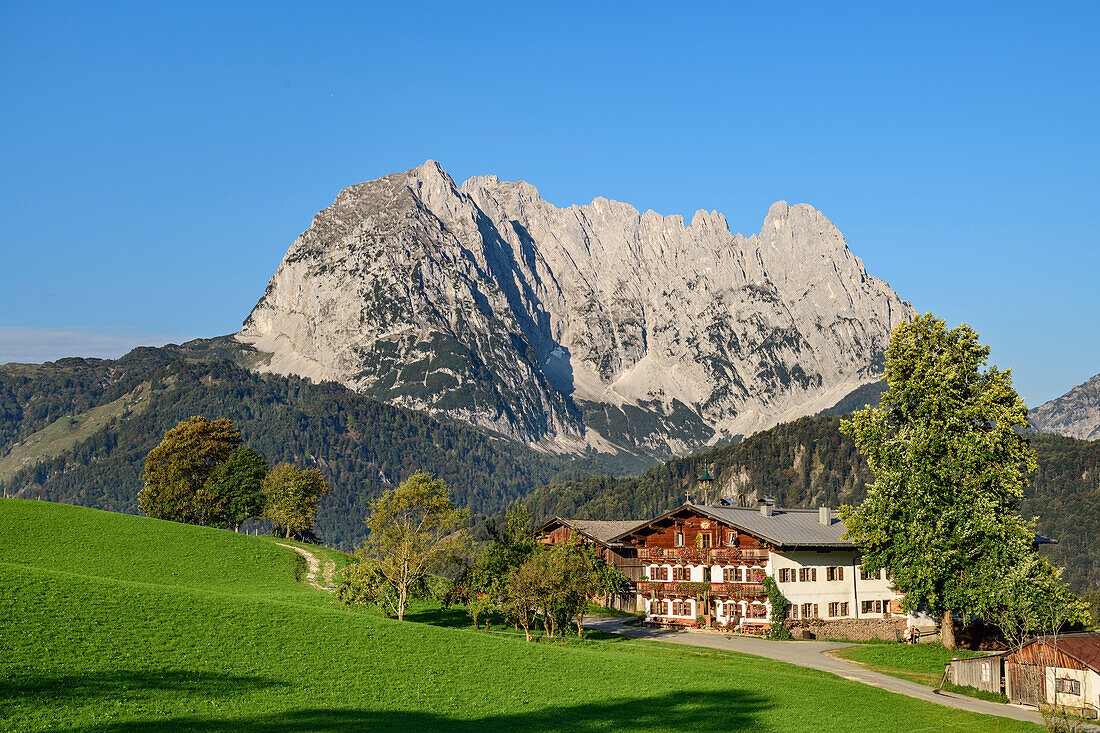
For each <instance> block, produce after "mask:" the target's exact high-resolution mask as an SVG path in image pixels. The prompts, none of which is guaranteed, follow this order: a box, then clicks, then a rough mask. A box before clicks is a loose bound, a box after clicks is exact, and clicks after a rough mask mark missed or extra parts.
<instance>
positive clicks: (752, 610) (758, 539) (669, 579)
mask: <svg viewBox="0 0 1100 733" xmlns="http://www.w3.org/2000/svg"><path fill="white" fill-rule="evenodd" d="M619 524H621V525H622V526H621V529H620V527H618V526H615V525H619ZM540 529H541V531H542V533H543V541H545V542H550V543H553V542H559V541H561V540H563V539H566V538H567V537H569V536H571V534H572V533H574V532H576V533H579V534H580V535H581V536H583V537H585V538H586V539H587V540H590V541H593V542H596V543H597V544H598V545H599V546H600V548H601V550H602V551H603V552H604V553H605V557H606V558H607V559H608V561H609V562H610V563H611V564H613V565H615V566H616V567H619V568H620V570H622V572H623V573H624V574H625V575H626V576H627V577H628V578H630V579H631V581H632V583H633V587H632V588H629V589H625V591H624V594H630V593H631V592H633V593H634V594H635V598H634V608H632V609H631V608H627V610H633V611H635V612H644V613H645V620H646V622H648V623H653V624H660V625H678V626H693V625H695V624H697V623H698V621H699V620H700V619H702V620H704V621H709V622H711V623H714V624H716V625H719V626H721V627H724V628H732V629H737V630H740V631H746V632H763V630H764V629H765V628H766V627H767V626H768V624H770V623H771V619H772V609H771V606H770V603H769V601H768V598H767V593H766V592H765V589H764V585H763V581H764V578H765V577H766V576H771V577H773V578H775V580H776V582H777V584H778V587H779V590H780V591H781V592H782V593H783V595H784V596H785V597H786V598H787V601H788V606H787V617H788V618H791V619H796V620H799V621H806V622H813V623H815V624H820V623H826V624H827V623H830V622H837V623H841V622H849V623H848V627H849V628H848V630H845V631H844V632H838V633H844V634H845V635H847V636H849V637H851V633H850V627H851V623H850V622H853V621H859V622H861V623H862V624H863V625H867V624H868V623H869V622H875V623H874V624H871V625H872V626H874V627H875V628H876V631H875V632H874V633H870V634H868V635H867V637H868V638H870V637H871V636H879V637H880V638H894V637H895V633H897V632H900V630H902V629H904V627H905V626H906V625H910V624H911V625H921V626H932V625H934V622H933V621H932V620H931V619H929V618H927V617H925V616H923V615H920V616H907V615H906V614H905V612H904V611H903V610H902V607H901V595H900V594H899V593H898V592H897V591H896V590H895V589H894V588H893V586H892V585H891V583H890V581H889V579H888V578H886V577H885V575H884V574H883V573H881V572H879V573H871V574H869V573H865V572H863V571H862V570H861V568H860V554H859V549H858V547H857V546H856V545H855V543H853V542H852V541H850V540H846V539H842V536H843V534H844V526H843V525H842V524H841V523H840V521H839V520H838V519H836V518H835V517H833V515H832V511H831V510H830V509H828V508H826V507H821V508H819V509H809V510H808V509H778V508H776V507H774V506H772V504H771V503H770V502H763V503H762V504H761V505H760V506H759V507H757V508H748V507H738V506H732V505H717V506H714V505H703V504H693V503H686V504H684V505H683V506H681V507H678V508H677V509H673V510H672V511H669V512H666V513H665V514H662V515H661V516H659V517H656V518H655V519H651V520H645V521H638V522H622V523H612V522H590V521H587V520H568V519H560V518H556V519H553V520H551V521H550V522H547V523H546V524H544V525H543V526H542V527H541V528H540ZM616 529H619V530H620V531H618V532H617V533H616V532H615V530H616ZM627 605H628V604H627V603H625V602H624V603H623V604H622V606H620V607H624V608H625V607H627ZM868 628H869V627H868ZM887 632H888V634H889V635H888V636H887V635H886V633H887Z"/></svg>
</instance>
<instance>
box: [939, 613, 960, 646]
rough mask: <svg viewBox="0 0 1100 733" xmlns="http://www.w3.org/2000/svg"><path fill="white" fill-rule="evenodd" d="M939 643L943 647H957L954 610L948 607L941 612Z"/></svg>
mask: <svg viewBox="0 0 1100 733" xmlns="http://www.w3.org/2000/svg"><path fill="white" fill-rule="evenodd" d="M940 643H941V644H943V648H944V649H958V646H957V645H956V643H955V612H954V611H952V610H950V609H948V610H946V611H944V612H943V620H942V621H941V623H940Z"/></svg>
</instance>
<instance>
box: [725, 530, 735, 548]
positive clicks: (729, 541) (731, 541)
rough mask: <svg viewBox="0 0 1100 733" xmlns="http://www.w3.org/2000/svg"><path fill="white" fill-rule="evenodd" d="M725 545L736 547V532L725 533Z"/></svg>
mask: <svg viewBox="0 0 1100 733" xmlns="http://www.w3.org/2000/svg"><path fill="white" fill-rule="evenodd" d="M726 545H727V546H728V547H737V533H736V532H727V533H726Z"/></svg>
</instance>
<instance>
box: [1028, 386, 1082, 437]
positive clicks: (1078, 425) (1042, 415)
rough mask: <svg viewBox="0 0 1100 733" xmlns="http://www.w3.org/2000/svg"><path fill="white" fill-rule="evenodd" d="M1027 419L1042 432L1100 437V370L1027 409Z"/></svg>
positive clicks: (1035, 428)
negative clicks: (1054, 397) (1055, 396)
mask: <svg viewBox="0 0 1100 733" xmlns="http://www.w3.org/2000/svg"><path fill="white" fill-rule="evenodd" d="M1027 419H1028V421H1029V422H1030V423H1031V427H1032V428H1033V429H1034V430H1038V431H1039V432H1041V433H1054V434H1056V435H1065V436H1068V437H1070V438H1080V439H1081V440H1098V439H1100V374H1097V375H1096V376H1095V377H1093V378H1092V379H1090V380H1089V381H1087V382H1085V383H1084V384H1079V385H1077V386H1076V387H1074V388H1073V389H1071V390H1070V391H1069V392H1067V393H1066V394H1064V395H1062V396H1061V397H1058V398H1057V399H1053V400H1051V401H1050V402H1044V403H1043V404H1041V405H1039V406H1038V407H1036V408H1035V409H1033V410H1030V411H1028V414H1027Z"/></svg>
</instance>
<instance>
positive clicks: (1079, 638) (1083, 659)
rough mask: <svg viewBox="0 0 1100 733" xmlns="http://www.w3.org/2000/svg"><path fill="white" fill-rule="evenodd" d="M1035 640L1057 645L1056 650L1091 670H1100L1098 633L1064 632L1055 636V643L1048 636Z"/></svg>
mask: <svg viewBox="0 0 1100 733" xmlns="http://www.w3.org/2000/svg"><path fill="white" fill-rule="evenodd" d="M1035 641H1042V642H1043V643H1044V644H1046V645H1047V646H1057V648H1058V651H1060V652H1062V653H1063V654H1068V655H1069V656H1071V657H1073V658H1074V659H1076V660H1077V661H1078V662H1080V663H1081V664H1083V665H1085V666H1086V667H1088V668H1090V669H1092V670H1093V671H1095V672H1100V634H1066V635H1065V636H1059V637H1058V638H1057V644H1055V641H1056V640H1055V639H1053V638H1051V637H1049V636H1047V637H1043V638H1042V639H1035ZM1032 643H1034V642H1032Z"/></svg>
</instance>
